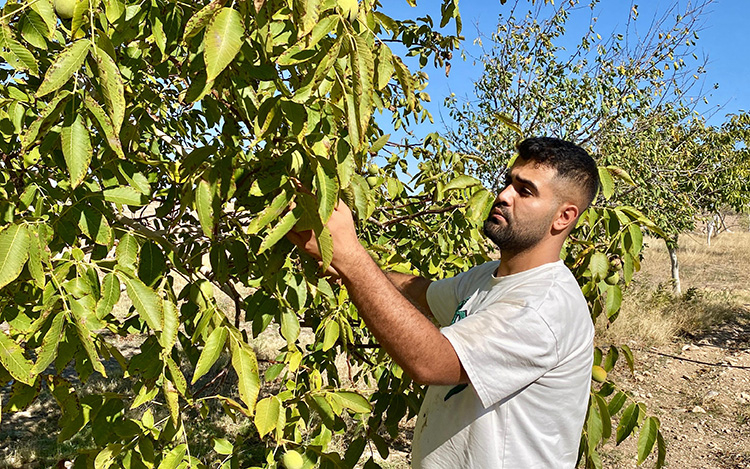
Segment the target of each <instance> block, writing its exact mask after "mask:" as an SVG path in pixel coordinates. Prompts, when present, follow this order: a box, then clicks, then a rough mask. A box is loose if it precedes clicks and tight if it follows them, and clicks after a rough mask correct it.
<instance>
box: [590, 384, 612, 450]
mask: <svg viewBox="0 0 750 469" xmlns="http://www.w3.org/2000/svg"><path fill="white" fill-rule="evenodd" d="M593 397H594V399H595V400H596V406H597V407H598V408H599V417H601V419H602V438H603V439H604V441H605V442H606V441H607V440H609V438H610V437H611V436H612V419H611V417H610V415H609V407H608V406H607V402H606V401H605V400H604V398H602V397H601V396H599V395H598V394H594V395H593Z"/></svg>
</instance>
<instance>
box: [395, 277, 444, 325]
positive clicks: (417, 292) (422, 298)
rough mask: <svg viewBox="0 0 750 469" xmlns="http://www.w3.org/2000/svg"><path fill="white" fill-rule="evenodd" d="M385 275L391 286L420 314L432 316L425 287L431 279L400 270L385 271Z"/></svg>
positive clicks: (427, 286)
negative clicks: (403, 272)
mask: <svg viewBox="0 0 750 469" xmlns="http://www.w3.org/2000/svg"><path fill="white" fill-rule="evenodd" d="M385 275H386V277H388V280H390V281H391V283H392V284H393V286H394V287H396V288H397V289H398V291H400V292H401V294H402V295H404V296H405V297H406V299H407V300H409V301H410V302H411V304H413V305H414V306H415V307H416V308H417V309H418V310H419V311H421V312H422V314H424V315H425V316H427V317H428V318H432V317H434V315H433V314H432V310H430V305H429V304H428V303H427V288H429V286H430V284H431V283H432V280H428V279H426V278H424V277H417V276H416V275H409V274H402V273H400V272H386V273H385Z"/></svg>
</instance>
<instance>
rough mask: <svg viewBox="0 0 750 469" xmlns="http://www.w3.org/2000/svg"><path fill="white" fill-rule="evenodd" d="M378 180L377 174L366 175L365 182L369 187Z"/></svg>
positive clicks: (374, 184)
mask: <svg viewBox="0 0 750 469" xmlns="http://www.w3.org/2000/svg"><path fill="white" fill-rule="evenodd" d="M379 182H380V178H379V177H377V176H367V184H368V185H369V186H370V187H375V186H377V185H378V183H379Z"/></svg>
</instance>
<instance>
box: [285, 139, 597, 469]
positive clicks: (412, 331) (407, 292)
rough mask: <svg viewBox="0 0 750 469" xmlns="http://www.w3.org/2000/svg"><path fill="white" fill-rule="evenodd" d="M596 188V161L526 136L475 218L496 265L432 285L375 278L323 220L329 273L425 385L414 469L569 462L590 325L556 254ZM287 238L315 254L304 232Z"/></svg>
mask: <svg viewBox="0 0 750 469" xmlns="http://www.w3.org/2000/svg"><path fill="white" fill-rule="evenodd" d="M598 185H599V179H598V172H597V167H596V163H595V162H594V161H593V159H592V158H591V157H590V156H589V155H588V154H587V153H586V152H585V151H584V150H583V149H581V148H580V147H577V146H576V145H574V144H572V143H569V142H565V141H562V140H558V139H552V138H533V139H527V140H525V141H523V142H522V143H521V144H520V145H519V154H518V157H517V159H516V161H515V164H514V165H513V166H512V168H511V169H510V172H509V174H508V177H507V179H506V186H505V188H504V189H503V190H502V191H501V192H500V194H499V195H498V196H497V198H496V200H495V203H494V205H493V208H492V211H491V213H490V215H489V217H488V218H487V221H486V222H485V224H484V233H485V234H486V236H487V237H488V238H489V239H490V240H492V241H493V242H494V243H495V244H497V246H498V247H499V248H500V253H501V260H500V261H495V262H488V263H485V264H483V265H480V266H478V267H475V268H473V269H471V270H469V271H467V272H464V273H462V274H460V275H458V276H456V277H454V278H450V279H445V280H440V281H437V282H431V281H429V280H427V279H424V278H421V277H414V276H410V275H403V274H395V273H389V274H385V273H384V272H383V271H382V270H381V269H380V267H379V266H378V265H377V264H376V263H375V262H374V261H373V260H372V258H371V257H370V256H369V254H368V253H367V251H366V250H365V249H364V248H363V247H362V246H361V245H360V244H359V242H358V240H357V235H356V232H355V227H354V223H353V220H352V216H351V212H350V211H349V209H348V208H347V207H346V206H345V205H344V204H343V203H340V204H339V206H338V208H337V209H336V211H335V213H334V214H333V216H332V217H331V220H330V222H329V224H328V226H329V228H330V231H331V234H332V236H333V242H334V252H333V261H332V263H331V265H332V267H333V268H334V269H335V270H336V271H337V273H338V274H339V275H340V276H341V278H342V279H343V281H344V284H345V285H346V287H347V289H348V291H349V295H350V297H351V298H352V300H353V301H354V304H355V305H356V306H357V308H358V310H359V312H360V315H361V316H362V317H363V319H364V320H365V323H366V324H367V326H368V328H369V329H370V331H371V332H372V333H373V335H374V336H375V337H376V338H377V339H378V341H379V342H380V344H381V346H382V347H384V348H385V350H386V351H387V352H388V353H389V354H390V356H391V357H392V358H393V359H394V360H395V361H396V363H398V364H399V365H400V366H401V367H402V368H403V369H404V370H405V371H406V372H407V373H408V374H409V375H410V376H411V377H412V379H414V381H416V382H418V383H422V384H428V385H430V386H429V389H428V391H427V395H426V397H425V401H424V403H423V405H422V408H421V409H420V412H419V416H418V419H417V424H416V429H415V432H414V446H413V451H412V464H413V466H414V467H417V468H420V467H421V468H446V469H448V468H450V469H458V468H492V469H499V468H506V469H507V468H523V469H530V468H540V469H541V468H544V469H548V468H558V467H567V468H572V467H573V466H574V465H575V462H576V458H577V449H578V443H579V440H580V433H581V428H582V426H583V421H584V418H585V414H586V406H587V402H588V392H589V386H590V378H591V365H592V361H593V334H594V330H593V325H592V322H591V319H590V316H589V312H588V308H587V305H586V301H585V299H584V297H583V295H582V293H581V291H580V289H579V287H578V284H577V282H576V281H575V278H574V277H573V275H572V274H571V272H570V271H569V270H568V269H567V267H565V265H564V264H563V263H562V261H561V260H560V251H561V249H562V246H563V243H564V242H565V239H566V238H567V236H568V234H569V233H570V232H571V230H572V229H573V228H574V227H575V225H576V222H577V220H578V217H579V215H580V214H581V213H582V212H583V211H584V210H585V209H586V208H587V207H588V206H589V204H590V203H591V201H592V200H593V198H594V197H595V195H596V192H597V190H598ZM290 238H291V239H292V241H294V242H295V243H296V244H297V245H298V246H300V247H301V248H303V249H304V250H306V251H307V252H308V253H310V254H312V255H314V256H318V251H317V245H316V243H315V240H314V238H313V237H312V235H311V233H309V232H306V233H294V232H293V233H291V234H290ZM407 297H408V298H409V299H407ZM410 301H411V302H410ZM412 303H414V304H412ZM415 305H418V306H419V307H420V309H422V311H425V312H426V314H427V315H425V314H422V313H420V311H419V309H417V307H415ZM428 316H433V317H434V318H435V319H436V320H437V321H438V323H439V324H440V325H441V326H443V327H442V329H438V327H436V326H435V325H434V324H433V323H432V322H431V320H430V319H429V318H428Z"/></svg>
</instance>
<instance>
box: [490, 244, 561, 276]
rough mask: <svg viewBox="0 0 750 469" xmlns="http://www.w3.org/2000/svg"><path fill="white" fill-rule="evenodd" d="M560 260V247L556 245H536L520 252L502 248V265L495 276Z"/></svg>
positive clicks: (515, 272) (510, 273) (522, 270)
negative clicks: (548, 246) (545, 246)
mask: <svg viewBox="0 0 750 469" xmlns="http://www.w3.org/2000/svg"><path fill="white" fill-rule="evenodd" d="M559 260H560V249H559V248H557V249H555V247H554V246H551V247H550V248H544V247H543V246H535V247H534V248H532V249H526V250H523V251H520V252H513V251H507V250H500V266H499V267H498V268H497V271H495V277H504V276H506V275H512V274H517V273H519V272H524V271H526V270H530V269H533V268H535V267H539V266H540V265H544V264H549V263H551V262H557V261H559Z"/></svg>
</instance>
